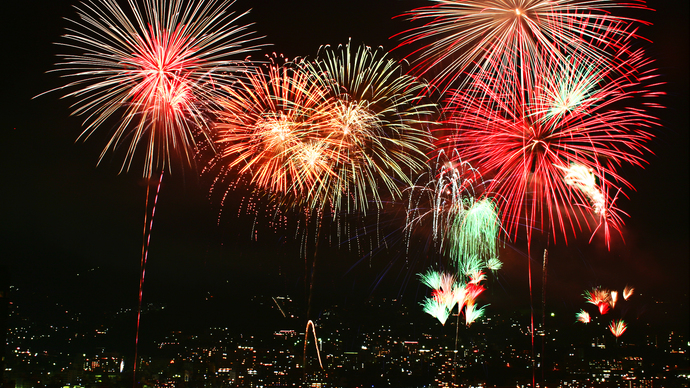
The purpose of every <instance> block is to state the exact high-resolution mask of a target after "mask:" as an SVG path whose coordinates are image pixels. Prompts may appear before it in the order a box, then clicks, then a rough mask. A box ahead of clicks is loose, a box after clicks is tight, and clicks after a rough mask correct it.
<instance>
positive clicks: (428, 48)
mask: <svg viewBox="0 0 690 388" xmlns="http://www.w3.org/2000/svg"><path fill="white" fill-rule="evenodd" d="M630 7H633V8H642V9H646V7H645V6H644V3H643V2H642V1H632V2H628V3H621V2H618V1H607V0H590V1H579V0H556V1H546V0H462V1H460V0H434V4H433V5H430V6H426V7H421V8H417V9H414V10H412V11H409V12H408V13H406V14H404V15H402V16H403V17H406V18H408V19H410V20H412V21H421V22H424V24H423V25H420V26H418V27H414V28H412V29H410V30H408V31H405V32H403V33H402V34H399V35H401V36H402V37H403V39H402V42H401V44H400V46H407V45H409V46H412V47H414V49H415V51H414V52H413V54H412V55H410V56H411V57H414V58H415V59H416V65H415V67H414V68H413V70H414V71H415V72H416V73H417V74H431V75H432V77H433V80H432V83H433V84H434V85H437V86H439V87H441V88H442V89H443V90H446V89H448V87H449V86H450V85H451V84H453V83H455V84H456V85H458V83H457V82H456V80H457V79H458V78H460V77H461V75H462V74H463V72H465V71H469V72H471V73H492V72H497V71H502V70H501V69H506V68H508V69H511V70H513V71H520V72H521V73H522V75H523V77H522V78H521V79H523V80H524V81H525V82H527V83H529V82H530V77H532V76H535V75H536V73H537V72H539V70H540V69H542V68H544V67H545V64H546V63H548V62H549V61H553V60H556V61H560V60H562V59H564V58H566V57H567V56H569V55H572V54H575V53H577V54H578V55H584V56H586V57H588V58H592V59H593V60H594V61H597V62H610V61H611V60H613V59H614V58H615V56H613V55H612V52H613V53H615V51H620V50H626V49H627V47H626V46H625V45H626V42H627V41H628V40H629V38H630V37H634V36H635V26H636V25H639V24H645V23H644V22H641V21H638V20H633V19H630V18H625V17H618V16H614V15H612V14H611V13H610V11H611V10H612V9H616V8H630Z"/></svg>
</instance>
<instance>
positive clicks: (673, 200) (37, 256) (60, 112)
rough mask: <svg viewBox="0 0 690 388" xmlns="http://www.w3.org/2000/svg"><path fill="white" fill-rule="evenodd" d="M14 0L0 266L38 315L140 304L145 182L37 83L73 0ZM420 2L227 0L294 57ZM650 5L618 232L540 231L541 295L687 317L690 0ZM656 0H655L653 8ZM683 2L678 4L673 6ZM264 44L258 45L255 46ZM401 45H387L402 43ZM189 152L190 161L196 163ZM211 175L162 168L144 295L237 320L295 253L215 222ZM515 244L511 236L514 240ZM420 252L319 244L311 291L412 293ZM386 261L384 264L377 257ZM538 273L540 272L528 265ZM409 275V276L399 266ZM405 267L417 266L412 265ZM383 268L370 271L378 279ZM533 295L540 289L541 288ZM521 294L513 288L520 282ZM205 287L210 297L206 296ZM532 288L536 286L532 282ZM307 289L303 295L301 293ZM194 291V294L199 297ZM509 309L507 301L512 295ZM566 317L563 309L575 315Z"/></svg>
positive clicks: (495, 296) (415, 296) (294, 263)
mask: <svg viewBox="0 0 690 388" xmlns="http://www.w3.org/2000/svg"><path fill="white" fill-rule="evenodd" d="M40 3H41V4H40V5H37V4H36V3H35V2H16V1H15V2H12V4H11V5H3V8H4V9H3V12H2V13H3V15H4V16H3V19H4V20H3V23H2V28H3V34H2V36H3V43H4V44H3V45H4V50H3V51H4V55H3V56H4V61H3V62H2V67H3V72H2V74H4V76H3V78H2V86H3V87H2V91H3V97H2V98H3V104H2V106H3V114H2V119H1V120H0V122H1V123H2V131H1V133H0V136H2V140H1V141H0V145H2V152H1V154H0V158H1V160H2V164H1V165H2V172H1V174H2V175H1V177H0V179H1V180H2V182H3V183H2V184H3V190H2V192H3V196H2V197H3V199H2V201H1V205H0V208H1V210H2V213H1V214H2V215H1V220H2V226H1V227H2V240H1V244H0V245H1V246H0V252H1V253H0V264H1V266H0V270H1V271H8V272H9V274H10V279H11V284H12V285H15V286H16V287H18V288H19V290H18V291H17V292H15V295H14V296H13V297H14V298H15V300H16V301H17V303H19V304H21V305H22V306H24V307H23V308H25V309H26V310H25V311H30V312H31V313H32V314H36V315H37V316H39V315H41V314H42V316H49V315H50V312H51V311H52V309H55V308H57V307H56V306H67V307H68V308H70V309H77V310H79V309H81V310H84V311H100V310H105V309H110V310H115V309H118V308H120V307H129V308H135V307H136V301H137V292H138V271H139V260H140V250H141V240H142V223H143V216H144V201H145V194H146V182H144V181H143V180H142V179H141V172H140V171H139V170H136V169H133V171H131V172H129V173H122V174H118V173H119V168H120V164H121V159H118V158H117V157H115V158H108V157H106V159H105V160H104V161H103V162H102V163H101V165H99V166H96V161H97V160H98V155H99V153H100V151H101V149H102V147H103V145H104V139H105V138H106V136H107V132H108V131H107V128H104V129H103V130H102V131H99V132H98V134H97V136H94V138H93V139H90V140H89V141H87V142H75V139H76V138H77V136H78V134H79V133H80V131H81V130H80V125H81V120H80V119H79V118H75V117H71V116H70V115H69V114H70V109H69V105H70V103H73V102H74V101H68V100H61V99H60V98H59V97H60V94H59V93H50V94H47V95H43V96H40V97H38V98H33V99H32V97H34V96H36V95H38V94H40V93H43V92H45V91H47V90H50V89H53V88H55V87H58V86H60V85H62V83H63V81H62V80H61V79H60V78H59V76H58V75H57V74H55V73H46V71H48V70H50V69H53V68H54V63H55V62H56V54H57V53H58V52H59V50H60V48H59V47H58V46H56V45H54V44H53V42H56V41H59V40H60V36H61V34H63V33H64V28H65V27H66V26H67V25H68V23H67V22H66V21H65V20H63V17H69V18H72V17H75V13H74V10H73V9H72V7H71V6H70V3H71V2H70V1H64V0H61V1H44V2H40ZM424 4H426V3H425V2H424V1H408V0H404V1H402V0H369V1H359V0H357V1H352V0H349V1H341V0H337V1H336V0H330V1H268V0H261V1H249V0H238V1H237V2H236V3H235V5H234V8H235V9H236V10H238V11H243V10H245V9H248V8H252V11H251V13H250V14H249V15H248V16H247V17H246V18H245V19H244V22H245V23H250V22H255V23H256V24H255V25H254V30H255V31H257V33H258V35H265V36H266V37H265V38H264V39H263V42H264V43H272V44H273V45H272V46H271V47H270V48H268V49H267V50H265V53H270V52H276V53H282V54H284V55H285V56H287V57H289V58H293V57H295V56H313V55H315V54H316V52H317V50H318V48H319V46H320V45H322V44H332V45H337V44H339V43H346V42H347V40H348V39H349V38H351V39H352V42H353V43H356V44H358V43H362V42H363V43H365V44H367V45H370V46H378V45H382V46H383V47H384V48H386V49H392V48H393V47H395V46H396V42H397V41H395V40H389V37H391V36H392V35H394V34H396V33H398V32H401V31H403V30H404V29H406V28H409V27H410V26H411V25H410V23H409V22H407V21H405V20H404V19H400V18H397V19H392V18H393V17H394V16H396V15H399V14H400V13H402V12H403V11H405V10H409V9H412V8H415V7H417V6H420V5H424ZM649 6H650V7H651V8H657V11H656V12H645V13H643V14H642V15H641V18H643V19H645V20H648V21H651V22H652V23H653V26H651V27H643V28H642V29H641V34H642V35H643V36H645V37H648V38H649V39H650V40H651V41H652V43H648V44H647V46H646V47H647V52H648V55H649V56H651V57H652V58H656V59H657V61H656V66H657V67H658V69H659V73H660V75H661V80H663V81H664V82H666V84H665V85H664V86H662V90H663V91H665V92H666V93H667V96H665V97H663V98H662V99H661V103H662V105H664V106H666V109H664V110H660V111H656V112H655V114H657V115H658V117H660V121H661V123H662V127H659V128H655V129H654V130H653V132H654V133H655V135H656V138H655V139H654V140H653V141H651V142H650V143H649V144H648V146H649V148H650V150H651V151H652V152H653V153H649V154H648V155H647V156H646V158H647V160H648V161H649V165H648V166H646V168H644V169H641V168H626V169H625V170H624V171H623V175H624V176H625V177H626V178H627V179H628V180H629V181H630V182H631V183H632V184H633V185H634V186H635V188H636V189H637V191H635V192H629V197H630V198H629V200H628V199H625V198H623V199H622V200H619V202H618V205H619V207H621V208H622V210H624V211H625V212H627V213H628V214H629V215H630V218H628V219H625V222H626V227H625V228H624V229H623V230H624V238H625V244H623V243H622V242H621V241H620V238H619V237H617V236H614V243H613V245H612V248H611V250H610V251H607V250H606V248H605V247H604V246H603V244H602V242H601V241H600V240H598V239H596V238H595V240H594V242H593V243H592V244H588V243H587V241H588V239H589V235H588V234H587V233H586V232H585V233H582V235H581V236H580V238H579V239H578V240H577V241H570V244H569V245H568V246H566V245H565V244H563V243H562V241H559V244H558V245H557V246H556V247H554V246H553V243H551V245H550V246H549V265H550V268H549V280H548V287H549V288H548V294H549V303H550V304H551V303H552V304H553V305H555V306H560V307H561V308H563V309H565V311H572V314H573V316H574V314H575V312H576V311H578V310H579V308H581V307H582V298H581V296H580V295H581V293H582V291H583V290H584V289H585V288H589V287H592V286H594V285H598V284H601V285H603V286H604V287H612V288H613V287H616V288H618V287H622V286H624V285H626V284H630V285H633V286H635V287H636V289H637V290H639V291H640V292H642V293H645V294H647V295H653V296H654V297H655V298H657V299H660V300H663V301H664V302H666V303H670V304H677V305H678V306H679V314H678V315H677V316H675V318H674V319H683V320H684V321H683V322H687V310H688V287H689V286H688V279H689V277H690V276H689V269H688V262H689V255H690V253H689V250H688V235H689V230H688V219H689V216H688V202H689V199H690V195H689V193H688V183H689V181H690V177H689V175H688V165H689V164H690V161H689V160H688V159H689V157H688V149H689V141H688V132H689V129H690V128H689V125H688V27H687V26H688V20H687V18H688V9H687V7H688V5H687V3H684V2H676V1H673V2H670V1H655V2H650V4H649ZM662 7H663V8H662ZM678 7H681V8H680V9H679V8H678ZM263 54H264V53H256V54H253V56H254V57H256V58H261V57H262V56H263ZM404 54H405V52H404V50H399V51H394V52H393V55H394V56H397V57H398V58H400V57H402V56H404ZM197 167H198V166H197ZM207 191H208V181H207V180H204V179H201V178H199V177H198V175H197V173H196V172H195V171H194V169H191V168H190V169H187V171H184V172H181V171H176V172H175V173H174V174H172V175H166V177H165V179H164V181H163V187H162V189H161V194H160V199H159V206H158V209H157V213H156V218H155V223H154V227H153V234H152V240H151V250H150V256H149V264H148V267H147V277H146V285H145V291H144V302H145V303H146V302H151V303H163V304H166V305H168V306H171V307H170V309H171V314H178V315H179V316H187V317H188V316H190V312H191V313H193V314H196V315H195V318H194V319H195V320H197V321H200V322H206V321H208V322H225V321H229V320H230V319H232V321H233V322H238V321H242V320H243V318H238V317H242V316H244V317H246V321H249V320H250V319H251V318H250V317H249V315H251V314H245V313H241V312H239V311H238V310H239V307H240V306H245V305H247V303H248V299H249V297H250V296H251V295H254V294H259V293H267V294H281V293H290V294H293V295H295V294H296V297H298V298H299V297H300V295H299V293H300V292H303V287H302V285H303V282H304V279H303V277H304V261H303V259H302V258H300V256H299V253H298V252H297V248H296V247H298V243H297V242H296V241H294V238H293V237H292V236H290V235H288V236H286V237H283V238H280V235H273V236H267V237H265V238H263V236H260V239H259V241H252V240H251V239H250V232H249V230H250V228H251V220H250V219H249V218H246V217H240V218H236V217H235V216H234V214H236V211H235V210H234V209H230V210H226V213H225V214H224V216H223V218H221V223H220V226H218V225H217V217H218V204H217V203H213V202H210V201H209V200H208V198H207ZM544 244H545V241H544V240H542V241H537V242H536V243H535V245H534V247H535V249H534V251H535V252H538V253H535V254H534V255H533V256H534V257H535V258H534V260H535V262H534V263H535V264H534V265H535V266H536V267H538V268H539V267H540V266H541V252H542V251H543V248H544ZM513 247H514V248H513ZM524 255H525V243H524V241H516V242H514V243H510V244H506V249H505V252H504V255H503V257H502V259H503V261H504V264H505V265H504V269H503V270H501V271H500V272H499V276H498V279H497V281H496V282H495V283H493V284H491V285H490V287H491V289H490V291H491V299H492V300H491V303H492V307H491V308H492V309H497V310H500V309H501V308H509V307H510V306H516V305H521V304H522V305H524V304H526V303H528V301H527V294H526V287H527V279H526V274H527V269H526V266H527V265H526V259H525V257H524ZM427 264H428V263H424V262H422V261H419V260H418V261H415V260H411V261H409V262H408V263H406V262H405V259H404V258H403V257H401V255H399V254H396V253H395V252H394V250H392V251H389V252H388V253H386V252H382V253H380V254H378V255H374V256H373V258H371V259H370V258H366V259H365V260H362V261H361V262H360V257H358V256H357V254H356V253H354V252H351V251H348V249H347V248H344V247H337V246H330V247H327V248H324V253H323V258H322V261H321V262H320V264H319V265H320V266H321V267H320V270H319V272H318V276H319V280H320V282H319V283H318V284H317V285H318V287H320V288H321V290H322V292H319V295H322V296H323V295H328V297H327V298H326V297H322V298H320V299H319V300H318V301H316V302H315V303H316V307H317V308H323V307H326V306H327V305H329V303H352V304H355V305H356V304H357V303H362V302H363V301H364V300H365V299H366V298H367V297H370V296H379V297H383V296H388V297H391V296H396V295H399V294H402V297H403V300H405V301H406V303H410V304H413V303H414V304H416V303H417V302H418V301H420V300H421V298H422V295H423V294H424V292H426V290H424V289H423V287H420V286H418V282H417V281H415V280H411V281H410V280H409V277H410V274H412V273H415V272H421V271H422V270H423V269H424V268H426V266H427ZM386 271H387V272H386ZM535 277H536V278H537V279H540V277H541V272H540V270H538V272H535ZM406 279H408V280H406ZM413 279H414V277H413ZM379 280H380V281H379ZM537 295H539V294H537ZM522 296H524V298H523V297H522ZM212 299H215V300H217V301H218V302H214V303H213V304H209V306H211V307H210V308H208V309H203V308H202V307H203V306H204V304H205V303H207V302H208V303H210V302H209V300H212ZM535 300H539V299H538V298H537V297H535ZM301 303H303V304H304V300H302V301H301ZM200 306H202V307H200ZM510 308H512V307H510ZM573 319H574V318H573Z"/></svg>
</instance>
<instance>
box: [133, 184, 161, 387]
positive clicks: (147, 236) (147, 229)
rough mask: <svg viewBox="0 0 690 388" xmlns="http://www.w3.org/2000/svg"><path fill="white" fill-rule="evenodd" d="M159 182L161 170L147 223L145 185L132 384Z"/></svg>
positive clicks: (147, 197) (147, 196) (134, 383)
mask: <svg viewBox="0 0 690 388" xmlns="http://www.w3.org/2000/svg"><path fill="white" fill-rule="evenodd" d="M161 183H163V171H161V175H160V177H159V178H158V186H156V195H155V196H154V198H153V207H152V208H151V219H150V220H149V222H148V225H147V222H146V221H147V217H148V202H149V187H150V186H149V185H147V186H146V209H145V211H144V241H143V244H142V247H141V273H140V277H139V305H138V306H137V331H136V335H135V338H134V366H133V370H132V379H133V382H132V384H133V386H136V383H137V380H136V379H137V377H136V375H137V361H138V353H139V325H140V322H141V301H142V299H143V296H144V279H145V278H146V261H147V260H148V256H149V244H150V242H151V230H152V229H153V219H154V217H155V215H156V205H157V204H158V194H159V193H160V190H161Z"/></svg>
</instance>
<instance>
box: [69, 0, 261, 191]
mask: <svg viewBox="0 0 690 388" xmlns="http://www.w3.org/2000/svg"><path fill="white" fill-rule="evenodd" d="M232 3H233V1H232V0H211V1H196V0H194V1H191V2H183V1H181V0H172V1H163V0H145V1H143V4H136V3H135V2H134V1H133V0H131V1H129V8H130V9H129V10H124V9H122V8H121V7H120V6H119V5H118V4H117V2H116V1H115V0H103V1H98V2H96V1H92V0H88V1H84V2H83V3H82V5H81V6H76V7H75V8H76V10H77V13H78V16H79V20H78V21H72V23H73V25H74V27H73V28H70V29H68V33H67V34H66V35H64V38H65V40H66V42H64V43H60V44H61V45H62V46H65V47H68V48H69V49H71V50H76V51H78V53H75V54H62V55H60V57H61V58H62V60H61V62H59V63H58V66H59V69H58V70H57V71H60V72H62V73H63V76H65V77H69V78H73V79H74V80H73V81H71V82H69V83H68V84H67V85H66V86H64V87H62V88H59V89H57V90H63V89H64V90H67V91H68V93H67V94H66V95H65V97H74V98H77V99H78V100H77V102H76V103H75V104H74V105H73V114H75V115H80V116H86V119H85V121H84V125H85V130H84V131H83V132H82V134H81V135H80V138H82V139H87V138H88V137H89V136H91V135H92V134H93V133H94V132H95V131H96V130H97V129H98V128H99V127H102V126H104V125H108V124H107V123H109V122H110V121H111V120H114V121H117V122H119V123H117V124H115V123H113V126H114V127H115V129H114V131H113V133H112V136H111V137H110V139H109V140H108V142H107V144H106V146H105V148H104V149H103V151H102V153H101V156H100V159H99V161H100V160H102V159H103V157H104V156H105V155H106V153H107V152H108V151H113V150H115V149H116V148H118V147H120V146H124V147H126V156H125V160H124V163H123V165H122V170H128V169H129V168H130V167H131V164H132V162H133V160H134V159H135V155H136V154H137V152H138V151H143V154H144V158H145V162H144V163H145V164H144V169H143V173H144V176H146V177H150V176H151V174H152V172H153V170H154V168H156V167H159V168H161V169H163V168H166V167H169V166H170V165H171V162H172V158H173V155H179V156H180V157H181V158H182V160H183V162H186V163H190V162H191V161H192V157H193V156H194V153H195V147H196V142H197V141H198V140H202V141H209V140H210V135H209V125H208V123H207V116H206V112H207V111H208V109H209V107H212V106H214V104H215V101H216V100H217V97H218V95H219V93H220V91H221V88H220V86H221V85H227V84H229V83H230V82H232V78H233V75H235V74H236V73H237V72H238V71H244V70H245V69H246V67H245V66H239V64H240V63H241V62H243V61H244V57H245V56H246V55H247V53H249V52H251V51H253V50H255V49H257V47H258V46H257V45H256V42H255V40H256V39H257V38H256V37H255V36H254V35H253V33H252V32H251V31H250V30H249V29H248V26H242V25H238V24H237V23H238V20H239V19H240V18H241V17H242V16H243V15H244V14H236V13H235V12H232V11H230V10H229V8H230V6H231V5H232ZM130 11H131V14H132V15H133V17H134V18H133V19H132V18H130V16H129V15H130ZM70 90H72V91H70ZM199 138H201V139H199ZM127 143H128V144H127ZM140 148H141V150H140ZM168 169H169V168H168Z"/></svg>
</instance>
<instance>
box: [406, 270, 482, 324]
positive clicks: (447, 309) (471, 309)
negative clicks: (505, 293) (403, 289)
mask: <svg viewBox="0 0 690 388" xmlns="http://www.w3.org/2000/svg"><path fill="white" fill-rule="evenodd" d="M419 278H420V281H421V282H422V284H424V285H426V286H428V287H429V288H431V289H432V290H433V291H432V293H431V297H430V298H425V300H424V301H423V302H422V308H423V310H424V312H425V313H427V314H429V315H431V316H432V317H434V318H436V319H438V320H439V322H441V324H442V325H445V323H446V320H448V317H449V316H450V315H451V314H452V312H453V309H455V306H456V305H457V307H458V314H464V315H465V324H466V325H467V326H470V325H471V324H472V323H473V322H474V321H476V320H477V319H479V318H481V317H482V316H484V309H485V308H486V306H487V305H485V306H482V307H480V308H477V307H476V300H477V297H478V296H479V295H480V294H481V293H482V292H484V290H486V288H485V287H484V286H483V285H482V284H480V283H481V282H482V281H483V280H484V279H485V276H484V274H483V273H482V272H479V273H476V274H474V276H469V277H465V276H461V277H457V276H456V275H455V274H452V273H446V272H439V271H434V270H428V271H427V272H426V273H424V274H419Z"/></svg>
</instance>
